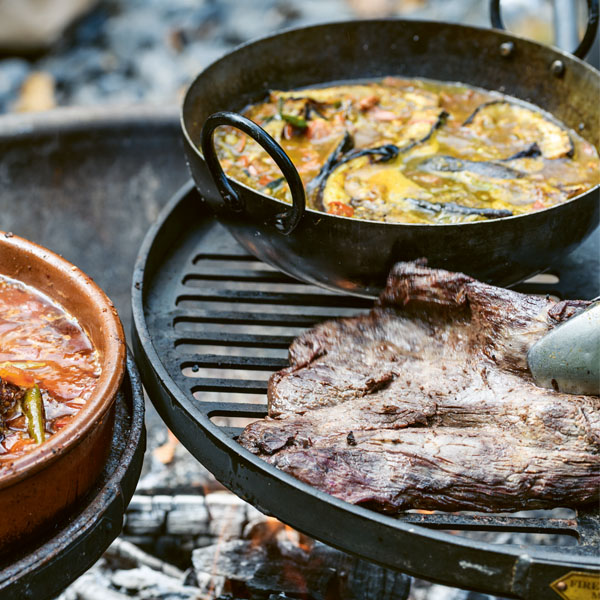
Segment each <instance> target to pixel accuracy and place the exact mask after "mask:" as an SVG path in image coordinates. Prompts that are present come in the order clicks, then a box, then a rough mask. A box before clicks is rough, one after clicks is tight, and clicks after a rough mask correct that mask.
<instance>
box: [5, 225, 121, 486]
mask: <svg viewBox="0 0 600 600" xmlns="http://www.w3.org/2000/svg"><path fill="white" fill-rule="evenodd" d="M1 246H9V247H11V248H12V249H14V250H16V251H17V252H18V253H22V254H23V255H24V256H31V257H36V258H37V259H38V260H39V259H41V260H43V261H44V263H45V264H46V265H47V266H48V272H49V273H51V274H52V278H53V279H54V278H58V279H61V278H65V279H69V280H70V281H71V282H72V283H73V284H75V286H76V287H77V289H78V290H79V291H80V293H81V295H82V296H84V297H85V298H86V301H87V303H88V304H89V305H91V306H93V307H94V308H95V312H96V313H97V314H98V319H99V321H100V322H101V324H102V332H103V336H104V338H105V343H106V347H105V351H104V353H103V359H102V372H101V374H100V377H99V378H98V381H97V382H96V386H95V388H94V390H93V391H92V394H91V396H90V398H89V400H88V402H87V403H86V405H85V406H84V407H83V408H82V409H81V410H80V411H79V412H78V413H77V415H76V417H75V419H74V421H73V423H71V424H69V425H68V426H67V427H65V428H64V429H62V430H61V431H59V432H58V433H56V434H54V435H53V436H52V437H51V438H50V439H49V440H47V441H45V442H44V443H43V444H41V445H40V446H39V447H38V448H36V449H34V450H32V451H30V452H28V453H27V454H25V455H23V456H20V457H19V458H17V459H15V460H14V461H12V462H8V461H7V462H4V463H1V464H2V469H1V470H2V471H4V473H1V472H0V490H2V489H5V488H8V487H10V486H12V485H14V484H16V483H18V482H19V481H22V480H23V479H26V478H28V477H30V476H31V475H33V474H35V473H37V472H38V471H40V470H41V469H43V468H45V467H46V466H48V465H49V464H51V463H53V462H54V461H56V460H58V459H59V458H61V457H62V456H64V455H65V454H67V453H68V452H69V451H70V450H71V449H72V448H74V447H75V446H76V445H77V444H79V443H80V442H82V441H83V440H84V439H85V437H86V436H87V435H88V433H89V432H90V431H91V429H92V428H93V427H95V426H96V424H97V423H98V422H99V421H101V420H102V419H103V418H104V416H105V415H106V414H107V412H108V411H109V410H110V408H111V407H112V405H113V403H114V401H115V399H116V395H117V392H118V390H119V388H120V386H121V383H122V381H123V377H124V374H125V360H126V344H125V334H124V332H123V326H122V324H121V321H120V319H119V316H118V314H117V311H116V309H115V307H114V305H113V303H112V302H111V300H110V299H109V298H108V296H107V295H106V294H105V293H104V292H103V291H102V290H101V289H100V287H99V286H98V285H97V284H96V283H95V282H94V281H93V280H92V279H91V277H89V276H88V275H86V274H85V273H84V272H83V271H81V269H79V268H78V267H76V266H75V265H73V264H72V263H70V262H69V261H67V260H65V259H64V258H62V257H61V256H59V255H58V254H55V253H54V252H51V251H50V250H48V249H46V248H44V247H43V246H40V245H38V244H35V243H33V242H30V241H28V240H26V239H24V238H21V237H18V236H16V235H13V234H11V233H5V232H2V231H0V247H1ZM0 274H1V275H6V276H7V277H12V276H11V275H10V274H8V273H6V272H4V271H3V270H2V268H1V266H0ZM13 278H15V279H17V280H18V279H19V278H18V277H13ZM24 283H26V282H24ZM32 287H34V288H35V287H36V286H32ZM36 289H37V288H36ZM57 289H59V286H57ZM39 291H40V292H42V293H43V294H46V295H47V296H48V297H50V298H51V299H52V300H53V301H55V302H57V303H58V304H59V305H61V306H64V305H63V302H61V300H60V298H57V297H53V295H52V294H51V293H49V292H48V291H47V290H39ZM65 309H66V308H65ZM73 316H74V317H75V318H77V319H78V320H79V318H78V315H77V314H73ZM81 325H82V326H83V324H81ZM84 329H85V328H84ZM86 333H87V334H88V336H89V332H87V331H86Z"/></svg>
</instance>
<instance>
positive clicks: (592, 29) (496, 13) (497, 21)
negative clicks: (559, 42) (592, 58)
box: [490, 0, 598, 59]
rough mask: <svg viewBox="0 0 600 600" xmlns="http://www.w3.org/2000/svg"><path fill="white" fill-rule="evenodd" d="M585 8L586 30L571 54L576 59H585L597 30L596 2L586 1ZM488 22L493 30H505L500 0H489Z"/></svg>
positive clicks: (595, 0) (594, 0) (592, 0)
mask: <svg viewBox="0 0 600 600" xmlns="http://www.w3.org/2000/svg"><path fill="white" fill-rule="evenodd" d="M587 8H588V23H587V29H586V30H585V35H584V36H583V39H582V40H581V42H580V43H579V46H577V48H576V50H575V51H574V52H573V54H574V55H575V56H576V57H577V58H581V59H583V58H585V57H586V55H587V53H588V52H589V51H590V48H591V47H592V44H593V43H594V38H595V37H596V31H597V30H598V0H587ZM490 20H491V21H492V27H494V28H495V29H505V27H504V23H503V22H502V16H501V15H500V0H490Z"/></svg>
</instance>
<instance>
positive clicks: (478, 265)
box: [182, 0, 600, 296]
mask: <svg viewBox="0 0 600 600" xmlns="http://www.w3.org/2000/svg"><path fill="white" fill-rule="evenodd" d="M588 6H589V9H590V19H589V24H588V32H587V33H586V36H585V38H584V40H583V42H582V44H581V46H580V48H578V50H577V51H576V52H577V53H578V54H582V53H583V54H584V53H585V52H586V51H587V49H589V46H590V44H591V42H592V41H593V38H594V35H595V31H596V28H597V20H598V2H597V0H589V1H588ZM497 8H498V0H492V9H493V10H492V12H493V14H494V15H495V16H494V19H493V22H494V24H495V25H496V26H501V20H500V17H499V14H498V12H497ZM494 9H495V11H494ZM386 75H401V76H403V77H425V78H430V79H437V80H442V81H460V82H464V83H467V84H471V85H474V86H479V87H482V88H485V89H488V90H499V91H501V92H504V93H506V94H509V95H511V96H514V97H517V98H520V99H522V100H526V101H528V102H532V103H534V104H536V105H537V106H539V107H541V108H543V109H545V110H547V111H548V112H550V113H552V114H553V115H555V116H556V117H557V118H558V119H560V120H561V121H563V122H564V123H565V124H566V125H567V126H569V127H571V128H574V129H576V130H578V131H579V132H580V133H581V135H583V137H585V138H586V139H587V140H588V141H589V142H591V143H592V144H594V145H595V146H596V147H599V145H600V139H599V136H600V126H599V125H600V124H599V114H598V108H597V99H598V98H599V97H600V73H599V72H598V71H596V70H595V69H593V68H592V67H591V66H589V65H588V64H586V63H584V62H583V61H581V60H579V59H578V58H576V57H575V56H573V55H571V54H567V53H564V52H561V51H560V50H557V49H555V48H551V47H548V46H543V45H540V44H537V43H535V42H531V41H528V40H525V39H522V38H520V37H517V36H514V35H512V34H508V33H505V32H502V31H498V30H486V29H478V28H473V27H466V26H462V25H451V24H445V23H434V22H421V21H402V20H373V21H351V22H343V23H333V24H326V25H317V26H314V27H307V28H301V29H296V30H291V31H286V32H284V33H280V34H277V35H273V36H270V37H266V38H263V39H261V40H258V41H255V42H252V43H249V44H247V45H244V46H241V47H240V48H238V49H237V50H234V51H233V52H231V53H229V54H227V55H226V56H224V57H223V58H221V59H220V60H218V61H216V62H215V63H213V64H212V65H211V66H209V67H208V68H207V69H206V70H204V71H203V72H202V73H200V75H198V77H197V78H196V79H195V81H194V82H193V83H192V85H191V87H190V88H189V90H188V92H187V94H186V97H185V100H184V103H183V112H182V127H183V132H184V138H185V148H186V153H187V157H188V160H189V165H190V169H191V172H192V175H193V177H194V180H195V182H196V186H197V187H198V190H199V191H200V193H201V195H202V197H203V198H204V200H205V202H207V203H208V204H209V205H210V206H211V208H212V209H213V211H214V212H215V214H216V215H217V217H218V218H219V219H220V221H221V222H222V223H224V224H225V225H226V226H227V227H228V228H229V229H230V231H231V232H232V233H233V235H234V236H235V237H236V238H237V240H238V241H239V242H240V243H241V244H242V245H243V246H244V247H245V248H246V249H247V250H248V251H249V252H251V253H252V254H254V255H256V256H257V257H259V258H260V259H262V260H263V261H266V262H267V263H270V264H271V265H273V266H275V267H276V268H278V269H280V270H282V271H284V272H285V273H288V274H289V275H292V276H294V277H296V278H298V279H301V280H304V281H307V282H311V283H316V284H319V285H321V286H324V287H327V288H331V289H336V290H343V291H345V292H347V293H353V294H357V295H367V296H374V295H377V294H378V293H379V291H380V290H381V288H382V287H383V285H384V284H385V281H386V278H387V274H388V272H389V270H390V268H391V266H392V265H393V264H394V263H395V262H398V261H402V260H412V259H416V258H419V257H426V258H427V259H428V261H429V265H430V266H434V267H441V268H444V269H448V270H453V271H463V272H466V273H468V274H470V275H472V276H474V277H476V278H478V279H481V280H482V281H487V282H491V283H494V284H496V285H510V284H513V283H516V282H518V281H521V280H523V279H525V278H527V277H528V276H531V275H533V274H535V273H537V272H539V271H541V270H543V269H545V268H547V267H548V266H549V265H551V264H552V262H553V261H555V260H556V259H557V258H558V257H560V256H562V255H564V254H566V253H568V252H569V251H570V250H572V249H573V248H574V247H575V246H576V245H578V244H579V243H580V242H581V241H582V240H583V239H585V237H586V236H587V235H588V234H589V233H590V232H591V231H592V230H593V229H594V228H595V227H596V226H597V224H598V220H599V213H600V210H599V209H600V199H599V196H600V194H599V187H598V186H596V187H595V188H594V189H592V190H590V191H588V192H586V193H585V194H582V195H580V196H578V197H576V198H573V199H571V200H569V201H568V202H565V203H564V204H560V205H557V206H554V207H552V208H548V209H545V210H542V211H538V212H534V213H530V214H526V215H521V216H515V217H508V218H504V219H496V220H490V221H481V222H474V223H461V224H456V225H422V224H403V223H381V222H374V221H365V220H359V219H352V218H346V217H340V216H335V215H329V214H324V213H322V212H318V211H315V210H311V209H307V208H305V196H304V190H303V188H302V183H301V181H300V177H299V176H298V173H297V172H296V169H295V168H294V166H293V165H292V163H291V161H290V160H289V158H288V157H287V155H286V154H285V152H284V151H283V150H282V149H281V147H280V146H279V145H278V144H277V143H276V142H275V141H274V140H273V139H272V138H271V137H270V136H268V134H266V133H265V132H264V131H263V130H262V129H261V128H260V127H258V126H257V125H255V124H254V123H252V122H251V121H249V120H248V119H246V118H244V117H242V116H240V115H238V114H234V113H231V112H219V113H218V114H213V113H215V112H217V111H232V110H241V109H242V108H243V107H244V106H246V105H247V104H248V103H251V102H257V101H259V100H261V99H262V98H263V97H264V95H265V93H266V92H267V90H269V89H273V88H274V89H283V90H286V89H293V88H298V87H303V86H309V85H314V84H322V83H327V82H334V81H340V80H353V79H364V78H374V79H375V78H380V77H383V76H386ZM211 115H212V116H211ZM224 124H228V125H234V126H236V127H238V128H239V129H242V130H243V131H245V132H246V133H248V134H249V135H251V136H252V137H254V138H255V139H256V140H258V141H259V142H260V143H261V144H262V145H263V146H264V147H265V148H266V149H267V151H268V152H269V153H270V154H271V155H272V156H273V158H274V159H275V160H276V162H277V164H278V165H279V167H280V168H281V170H282V172H283V174H284V176H285V177H286V179H287V181H288V184H289V185H290V188H291V191H292V196H293V206H292V207H290V206H289V205H288V204H286V203H284V202H281V201H279V200H276V199H274V198H272V197H270V196H267V195H265V194H262V193H260V192H258V191H256V190H253V189H250V188H249V187H247V186H244V185H242V184H240V183H238V182H237V181H233V180H230V179H227V178H226V177H225V175H224V173H223V171H222V169H221V167H220V165H219V162H218V159H217V157H216V155H215V151H214V145H213V141H212V134H213V132H214V129H215V128H216V127H217V126H219V125H224ZM200 147H201V148H202V152H201V151H200V150H199V148H200ZM215 184H216V185H215Z"/></svg>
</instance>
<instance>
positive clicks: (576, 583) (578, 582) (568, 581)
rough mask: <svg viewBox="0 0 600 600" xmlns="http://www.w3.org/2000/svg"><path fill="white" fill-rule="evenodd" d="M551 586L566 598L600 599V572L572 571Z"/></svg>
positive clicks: (573, 599)
mask: <svg viewBox="0 0 600 600" xmlns="http://www.w3.org/2000/svg"><path fill="white" fill-rule="evenodd" d="M550 587H551V588H552V589H553V590H554V591H555V592H556V593H557V594H558V595H559V596H560V597H561V598H563V599H564V600H600V573H583V572H582V571H571V572H570V573H567V574H566V575H563V576H562V577H561V578H560V579H557V580H556V581H554V582H553V583H551V584H550Z"/></svg>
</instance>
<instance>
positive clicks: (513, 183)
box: [215, 77, 600, 224]
mask: <svg viewBox="0 0 600 600" xmlns="http://www.w3.org/2000/svg"><path fill="white" fill-rule="evenodd" d="M244 114H245V115H246V116H247V117H248V118H250V119H252V120H253V121H254V122H256V123H257V124H258V125H260V126H261V127H263V128H264V129H265V130H266V131H267V132H268V133H269V134H270V135H271V136H273V137H274V138H275V140H277V141H278V142H279V143H280V144H281V146H282V147H283V149H284V150H285V151H286V152H287V154H288V155H289V157H290V158H291V160H292V162H293V163H294V165H295V166H296V168H297V169H298V172H299V173H300V176H301V178H302V181H303V183H304V186H305V188H306V191H307V201H308V206H309V207H310V208H313V209H315V210H319V211H323V212H326V213H329V214H334V215H341V216H345V217H354V218H358V219H369V220H373V221H383V222H390V223H426V224H432V223H433V224H435V223H460V222H470V221H480V220H487V219H496V218H502V217H508V216H512V215H521V214H524V213H528V212H531V211H536V210H541V209H544V208H548V207H551V206H554V205H556V204H559V203H561V202H565V201H566V200H568V199H569V198H572V197H574V196H577V195H579V194H581V193H582V192H585V191H587V190H589V189H590V188H592V187H594V186H595V185H596V184H597V183H598V178H599V166H600V160H599V158H598V152H597V150H596V148H595V147H594V146H592V145H591V144H590V143H588V142H587V141H585V140H584V139H583V138H582V137H581V136H580V135H578V134H577V133H576V132H575V131H573V130H570V129H568V128H566V127H565V126H564V125H563V124H561V123H560V122H558V121H557V120H556V119H554V118H553V117H552V116H550V115H548V114H546V113H544V112H543V111H541V110H540V109H537V108H535V107H532V106H529V105H526V104H525V103H523V102H521V101H519V100H516V99H514V98H510V97H508V96H503V95H501V94H498V93H492V92H487V91H484V90H480V89H476V88H473V87H469V86H466V85H463V84H454V83H441V82H435V81H429V80H427V81H425V80H417V79H399V78H396V77H387V78H385V79H383V80H382V81H378V82H367V83H354V84H346V85H335V86H332V87H319V88H311V89H302V90H295V91H288V92H281V91H272V92H270V94H269V96H268V98H267V99H266V100H265V101H264V102H261V103H257V104H253V105H250V106H248V107H247V108H246V109H245V110H244ZM215 144H216V148H217V152H218V155H219V158H220V160H221V164H222V165H223V168H224V169H225V172H226V173H227V175H229V176H230V177H232V178H234V179H235V180H237V181H239V182H240V183H243V184H245V185H248V186H250V187H252V188H254V189H256V190H259V191H261V192H263V193H265V194H268V195H270V196H273V197H275V198H278V199H280V200H284V201H287V202H290V201H291V197H290V192H289V188H288V186H287V184H286V183H285V180H284V179H283V178H282V176H281V172H280V171H279V169H278V167H277V166H276V165H275V163H274V162H273V160H272V159H271V158H270V157H269V156H268V155H267V154H266V152H265V151H264V150H263V149H262V148H261V147H260V146H259V145H258V144H257V143H256V142H255V141H253V140H252V139H251V138H250V137H248V136H247V135H246V134H244V133H242V132H240V131H238V130H237V129H233V128H231V127H221V128H219V130H217V134H216V137H215Z"/></svg>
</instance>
